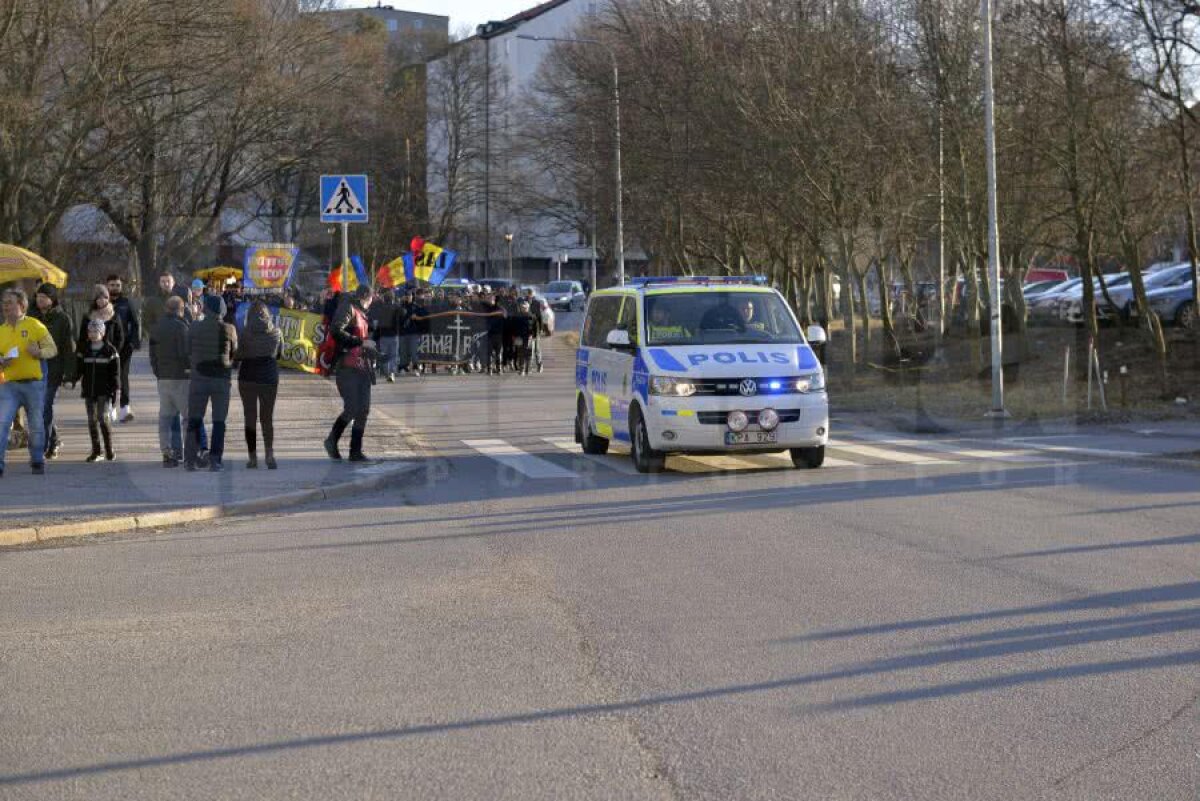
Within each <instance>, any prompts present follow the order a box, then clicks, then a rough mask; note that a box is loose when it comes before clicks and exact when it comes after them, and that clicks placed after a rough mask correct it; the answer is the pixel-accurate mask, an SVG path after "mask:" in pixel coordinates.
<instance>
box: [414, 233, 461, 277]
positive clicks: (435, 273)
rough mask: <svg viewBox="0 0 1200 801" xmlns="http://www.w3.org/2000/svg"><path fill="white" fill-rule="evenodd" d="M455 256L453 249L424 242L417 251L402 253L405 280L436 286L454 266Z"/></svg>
mask: <svg viewBox="0 0 1200 801" xmlns="http://www.w3.org/2000/svg"><path fill="white" fill-rule="evenodd" d="M414 255H415V256H416V258H414ZM457 256H458V254H457V253H455V252H454V251H453V250H446V249H445V248H440V247H438V246H437V245H435V244H433V243H432V242H424V243H423V244H422V248H421V251H420V252H419V253H416V254H414V253H405V254H404V256H403V259H404V276H405V280H406V281H408V282H409V283H416V282H418V281H419V282H421V283H426V284H429V285H431V286H438V285H439V284H441V283H442V281H444V280H446V276H447V275H449V274H450V270H452V269H453V268H454V260H455V258H457Z"/></svg>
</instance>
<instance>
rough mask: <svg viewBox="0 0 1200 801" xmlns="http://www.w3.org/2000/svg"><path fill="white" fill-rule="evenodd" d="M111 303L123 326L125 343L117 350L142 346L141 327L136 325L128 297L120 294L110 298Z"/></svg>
mask: <svg viewBox="0 0 1200 801" xmlns="http://www.w3.org/2000/svg"><path fill="white" fill-rule="evenodd" d="M112 305H113V311H115V312H116V313H117V317H118V318H120V320H121V325H122V326H124V327H125V343H124V345H123V346H122V347H118V348H117V350H118V351H120V352H121V353H129V352H131V351H135V350H140V349H141V347H142V329H141V326H139V325H138V318H137V312H135V311H134V310H133V304H132V303H130V302H129V298H127V297H125V296H124V295H121V296H120V297H117V298H113V299H112ZM85 335H86V334H85Z"/></svg>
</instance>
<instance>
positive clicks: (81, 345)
mask: <svg viewBox="0 0 1200 801" xmlns="http://www.w3.org/2000/svg"><path fill="white" fill-rule="evenodd" d="M92 320H100V321H101V322H103V323H104V341H105V342H107V343H108V344H110V345H112V346H113V347H114V348H115V349H116V351H117V353H118V354H120V353H121V352H122V351H124V350H125V339H126V337H125V324H124V323H122V322H121V318H120V317H118V316H117V313H116V309H115V308H114V307H113V304H112V297H111V295H110V294H109V291H108V286H107V285H105V284H96V289H95V292H94V293H93V296H92V305H91V308H89V309H88V312H87V314H85V315H84V317H83V319H82V320H80V322H79V334H78V340H77V342H76V345H75V352H76V353H79V354H82V353H84V352H85V351H86V350H87V343H88V337H87V326H88V323H89V322H91V321H92ZM131 352H132V351H131ZM110 417H111V419H112V420H113V422H116V419H117V409H116V407H115V406H114V407H113V409H112V412H111V415H110Z"/></svg>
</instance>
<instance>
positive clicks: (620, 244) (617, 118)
mask: <svg viewBox="0 0 1200 801" xmlns="http://www.w3.org/2000/svg"><path fill="white" fill-rule="evenodd" d="M517 38H518V39H525V40H527V41H530V42H564V43H566V44H585V45H595V46H596V47H603V48H604V50H605V52H607V53H608V57H609V59H610V60H611V61H612V78H613V167H614V173H615V183H616V192H617V196H616V214H617V244H616V247H617V254H616V255H617V283H618V284H624V283H625V228H624V214H623V209H622V202H621V194H622V185H621V72H620V70H619V69H618V67H617V54H616V51H614V50H613V49H612V48H611V47H609V46H608V45H607V44H605V43H604V42H601V41H600V40H598V39H567V38H563V37H558V36H526V35H524V34H517ZM594 288H595V287H593V289H594Z"/></svg>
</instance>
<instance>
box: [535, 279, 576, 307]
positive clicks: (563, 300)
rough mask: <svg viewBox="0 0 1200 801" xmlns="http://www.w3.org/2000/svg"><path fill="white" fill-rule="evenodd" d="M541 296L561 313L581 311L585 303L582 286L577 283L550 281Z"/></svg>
mask: <svg viewBox="0 0 1200 801" xmlns="http://www.w3.org/2000/svg"><path fill="white" fill-rule="evenodd" d="M542 295H543V296H545V298H546V300H547V301H549V303H550V306H551V307H553V308H555V309H560V310H562V311H583V306H584V304H585V303H586V302H587V295H585V294H584V292H583V284H581V283H579V282H578V281H551V282H550V283H548V284H546V288H545V290H543V291H542Z"/></svg>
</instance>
